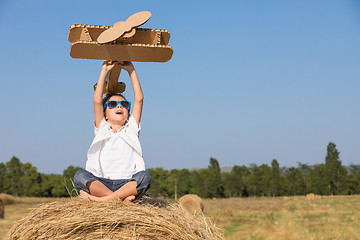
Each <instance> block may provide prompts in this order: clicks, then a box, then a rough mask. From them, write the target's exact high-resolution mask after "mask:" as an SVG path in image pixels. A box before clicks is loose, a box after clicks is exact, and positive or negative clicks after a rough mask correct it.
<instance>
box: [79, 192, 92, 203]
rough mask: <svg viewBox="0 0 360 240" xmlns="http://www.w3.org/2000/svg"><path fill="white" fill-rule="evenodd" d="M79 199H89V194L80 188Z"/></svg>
mask: <svg viewBox="0 0 360 240" xmlns="http://www.w3.org/2000/svg"><path fill="white" fill-rule="evenodd" d="M79 199H80V200H81V201H91V195H90V194H88V193H87V192H85V191H84V190H80V195H79Z"/></svg>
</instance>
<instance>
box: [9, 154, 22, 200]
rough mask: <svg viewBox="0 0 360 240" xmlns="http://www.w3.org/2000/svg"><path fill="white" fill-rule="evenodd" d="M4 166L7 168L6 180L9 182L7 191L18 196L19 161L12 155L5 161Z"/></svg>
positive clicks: (19, 188) (19, 183)
mask: <svg viewBox="0 0 360 240" xmlns="http://www.w3.org/2000/svg"><path fill="white" fill-rule="evenodd" d="M6 168H7V169H8V172H7V178H8V179H9V180H10V181H9V182H8V183H9V184H10V186H9V192H8V193H10V194H13V195H15V196H18V195H19V194H20V192H21V181H20V178H21V175H22V172H21V162H20V160H19V159H18V158H17V157H15V156H14V157H12V158H11V160H10V161H9V162H7V163H6Z"/></svg>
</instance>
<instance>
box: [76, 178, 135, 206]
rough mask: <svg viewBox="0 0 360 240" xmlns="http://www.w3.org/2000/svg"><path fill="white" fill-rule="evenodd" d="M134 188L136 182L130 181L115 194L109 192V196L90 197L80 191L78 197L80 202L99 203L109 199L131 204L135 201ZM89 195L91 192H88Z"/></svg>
mask: <svg viewBox="0 0 360 240" xmlns="http://www.w3.org/2000/svg"><path fill="white" fill-rule="evenodd" d="M136 186H137V182H136V181H131V182H128V183H126V184H125V185H124V186H122V187H121V188H119V189H118V190H116V191H115V192H111V194H109V195H105V196H101V197H100V196H95V195H93V194H91V195H90V194H88V193H87V192H85V191H82V190H80V196H79V197H80V199H81V200H93V201H99V202H104V201H109V200H111V199H121V200H124V201H126V202H131V201H133V200H135V196H136V195H137V191H136ZM110 191H111V190H110ZM90 193H91V191H90Z"/></svg>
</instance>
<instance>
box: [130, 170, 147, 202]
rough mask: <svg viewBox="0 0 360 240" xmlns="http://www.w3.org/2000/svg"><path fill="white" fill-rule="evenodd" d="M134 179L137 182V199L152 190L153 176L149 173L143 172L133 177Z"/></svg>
mask: <svg viewBox="0 0 360 240" xmlns="http://www.w3.org/2000/svg"><path fill="white" fill-rule="evenodd" d="M133 179H134V180H135V181H136V182H137V187H136V190H137V193H138V195H137V196H136V199H138V198H140V197H142V196H143V195H144V194H145V192H146V191H147V190H148V189H149V188H150V185H151V176H150V174H149V173H148V172H147V171H141V172H138V173H136V174H135V175H134V176H133Z"/></svg>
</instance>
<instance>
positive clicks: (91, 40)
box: [68, 11, 173, 94]
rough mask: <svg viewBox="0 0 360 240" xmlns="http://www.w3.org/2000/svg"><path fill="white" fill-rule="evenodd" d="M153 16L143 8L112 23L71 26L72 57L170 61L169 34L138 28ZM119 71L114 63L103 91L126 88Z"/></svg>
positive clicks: (160, 30) (118, 90)
mask: <svg viewBox="0 0 360 240" xmlns="http://www.w3.org/2000/svg"><path fill="white" fill-rule="evenodd" d="M150 17H151V13H150V12H147V11H144V12H138V13H135V14H133V15H131V16H130V17H129V18H128V19H127V20H126V21H120V22H117V23H115V24H114V25H113V26H102V25H85V24H75V25H72V26H71V27H70V30H69V35H68V39H69V41H70V42H71V47H70V56H71V57H73V58H84V59H99V60H112V61H118V62H123V61H135V62H167V61H169V60H170V59H171V57H172V54H173V49H172V47H171V46H169V45H167V44H168V42H169V39H170V33H169V32H168V31H167V30H163V29H147V28H138V27H139V26H141V25H143V24H144V23H146V22H147V21H148V20H149V19H150ZM120 72H121V68H120V67H119V66H117V65H115V67H114V68H113V69H112V70H111V72H110V74H109V75H108V80H107V83H106V85H105V89H104V94H105V93H122V92H124V91H125V87H126V85H125V83H122V82H118V79H119V76H120ZM95 87H96V86H94V88H95Z"/></svg>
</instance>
